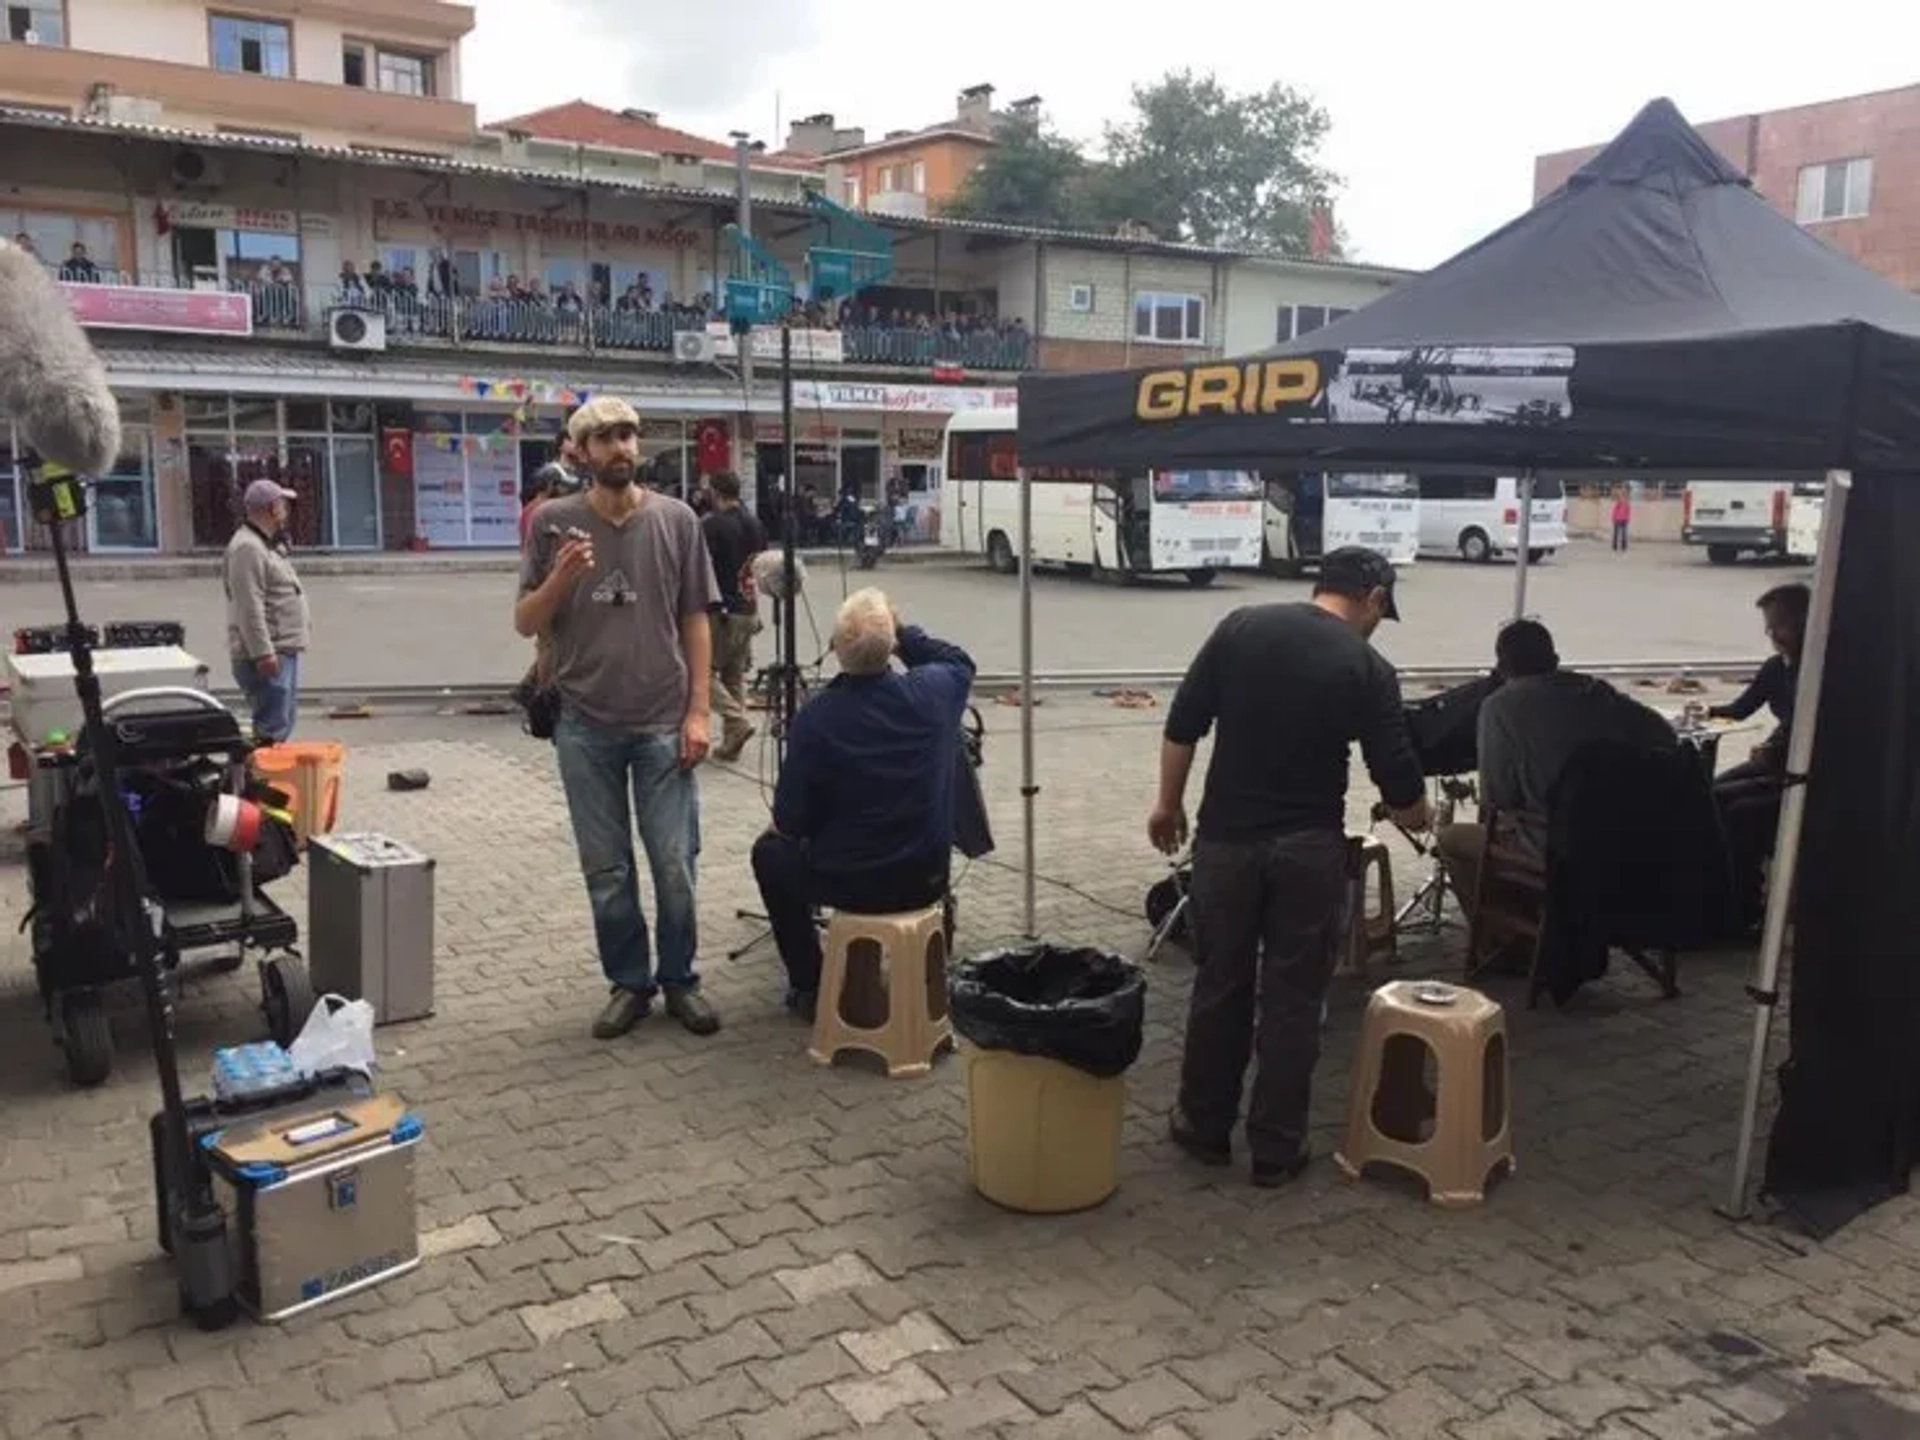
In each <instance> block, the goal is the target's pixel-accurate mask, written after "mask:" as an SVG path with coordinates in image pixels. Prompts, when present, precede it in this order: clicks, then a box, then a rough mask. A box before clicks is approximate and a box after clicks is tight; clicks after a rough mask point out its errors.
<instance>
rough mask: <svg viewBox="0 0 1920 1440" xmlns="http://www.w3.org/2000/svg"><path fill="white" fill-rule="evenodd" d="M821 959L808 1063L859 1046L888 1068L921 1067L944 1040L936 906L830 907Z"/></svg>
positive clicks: (948, 1028) (942, 936)
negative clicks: (859, 911) (894, 911)
mask: <svg viewBox="0 0 1920 1440" xmlns="http://www.w3.org/2000/svg"><path fill="white" fill-rule="evenodd" d="M822 959H823V961H824V964H823V966H822V973H821V976H820V1004H819V1008H818V1009H817V1010H816V1011H815V1012H814V1021H813V1045H812V1047H811V1048H810V1049H809V1051H808V1053H809V1054H810V1055H812V1056H813V1059H814V1063H815V1064H818V1065H831V1064H832V1063H833V1062H834V1060H835V1058H836V1057H837V1056H838V1055H839V1054H840V1052H841V1051H842V1050H865V1051H867V1052H868V1053H870V1054H873V1055H878V1056H879V1057H880V1058H881V1059H882V1060H884V1061H886V1062H887V1074H889V1075H892V1076H902V1075H924V1074H926V1073H927V1071H929V1070H931V1069H932V1068H933V1057H934V1056H935V1055H937V1054H939V1053H940V1051H941V1050H942V1049H944V1048H946V1047H948V1046H950V1045H952V1043H953V1025H952V1022H950V1021H949V1020H948V1019H947V931H946V919H945V915H944V912H943V911H942V909H941V907H940V906H938V905H931V906H928V907H927V908H926V909H925V910H913V911H909V912H907V913H906V914H904V915H850V914H848V913H847V912H846V911H844V910H839V911H835V912H834V916H833V919H832V920H831V921H829V922H828V924H827V939H826V946H825V952H824V954H823V956H822Z"/></svg>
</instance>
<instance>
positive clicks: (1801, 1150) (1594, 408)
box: [1019, 100, 1920, 1210]
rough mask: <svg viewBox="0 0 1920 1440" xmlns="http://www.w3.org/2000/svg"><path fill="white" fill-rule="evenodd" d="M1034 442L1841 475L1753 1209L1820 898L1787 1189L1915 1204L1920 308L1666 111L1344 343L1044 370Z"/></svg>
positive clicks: (1226, 459)
mask: <svg viewBox="0 0 1920 1440" xmlns="http://www.w3.org/2000/svg"><path fill="white" fill-rule="evenodd" d="M1019 423H1020V430H1019V454H1020V459H1021V463H1022V464H1023V465H1047V466H1069V465H1078V466H1100V467H1107V468H1115V469H1123V470H1124V469H1130V468H1136V467H1167V468H1236V469H1254V470H1259V469H1277V468H1297V469H1327V468H1333V469H1368V468H1373V469H1396V470H1398V469H1418V468H1422V467H1425V468H1435V467H1438V466H1441V465H1455V466H1462V467H1472V468H1475V469H1484V470H1496V471H1499V472H1501V473H1505V474H1521V475H1529V474H1532V473H1536V472H1544V473H1552V474H1557V475H1562V476H1580V475H1594V474H1616V475H1619V476H1622V477H1628V476H1632V477H1639V476H1646V475H1652V474H1667V475H1675V476H1680V477H1685V478H1692V479H1710V478H1713V477H1715V476H1719V477H1732V476H1735V475H1741V474H1750V475H1765V476H1780V477H1787V476H1791V475H1794V474H1808V473H1815V474H1817V473H1825V474H1826V475H1827V477H1828V503H1827V506H1826V514H1825V532H1824V535H1823V539H1822V544H1821V554H1820V562H1819V567H1818V572H1817V576H1816V583H1815V595H1814V605H1813V614H1812V617H1811V620H1810V623H1809V629H1808V637H1807V643H1806V650H1805V654H1804V657H1803V661H1802V665H1801V673H1800V680H1799V685H1800V690H1799V697H1798V703H1797V708H1796V714H1797V715H1798V716H1799V717H1800V718H1799V723H1798V724H1797V725H1796V727H1795V731H1794V734H1793V743H1792V746H1791V753H1790V755H1789V758H1788V767H1789V771H1790V773H1792V774H1794V775H1801V776H1804V775H1807V774H1808V773H1809V770H1810V769H1811V772H1812V774H1813V776H1814V780H1813V783H1812V784H1810V785H1795V786H1792V787H1790V789H1789V791H1788V793H1787V797H1786V801H1785V803H1784V804H1783V806H1782V818H1781V832H1780V845H1779V852H1778V855H1777V857H1776V861H1775V870H1774V878H1775V883H1774V885H1773V887H1772V893H1771V896H1770V901H1769V911H1768V916H1767V924H1766V930H1765V934H1764V938H1763V942H1762V946H1761V952H1760V957H1759V960H1758V961H1757V963H1756V969H1755V976H1754V984H1753V989H1754V991H1755V993H1756V996H1757V997H1758V1003H1757V1005H1756V1012H1755V1024H1754V1049H1753V1060H1752V1065H1751V1067H1750V1072H1749V1077H1748V1089H1747V1095H1746V1097H1745V1105H1744V1110H1743V1114H1742V1117H1741V1131H1740V1146H1739V1154H1738V1157H1737V1159H1736V1163H1735V1172H1736V1173H1735V1176H1734V1182H1733V1189H1734V1195H1733V1203H1734V1208H1735V1209H1736V1210H1739V1209H1743V1208H1744V1205H1745V1188H1746V1177H1747V1169H1748V1165H1749V1162H1750V1145H1751V1140H1752V1135H1753V1125H1754V1116H1755V1114H1756V1113H1757V1109H1758V1102H1759V1095H1760V1090H1761V1082H1762V1077H1763V1075H1764V1065H1765V1046H1766V1041H1767V1034H1768V1028H1769V1021H1770V1018H1771V1007H1772V1004H1773V992H1774V988H1775V983H1776V975H1777V969H1778V961H1779V955H1780V948H1781V943H1782V940H1783V938H1784V934H1785V928H1786V918H1787V909H1788V907H1787V899H1788V896H1789V895H1792V894H1795V893H1797V896H1798V909H1797V912H1796V916H1795V928H1796V935H1797V939H1796V945H1795V949H1796V954H1797V955H1798V957H1799V959H1798V963H1797V965H1796V969H1795V988H1794V997H1793V1024H1792V1042H1793V1048H1792V1058H1791V1059H1790V1060H1789V1062H1788V1064H1787V1066H1786V1067H1785V1069H1784V1070H1783V1072H1782V1074H1783V1083H1782V1108H1781V1112H1780V1116H1779V1119H1778V1121H1777V1122H1776V1125H1775V1127H1774V1132H1773V1136H1772V1148H1771V1153H1770V1156H1769V1168H1768V1181H1769V1188H1770V1189H1772V1190H1773V1191H1774V1192H1775V1193H1778V1194H1781V1195H1784V1196H1796V1197H1803V1198H1805V1197H1813V1196H1819V1195H1823V1194H1835V1193H1842V1192H1844V1193H1845V1194H1848V1195H1850V1196H1854V1197H1862V1196H1864V1197H1865V1198H1867V1199H1871V1198H1873V1197H1874V1196H1876V1195H1879V1194H1885V1193H1891V1191H1892V1190H1895V1189H1904V1188H1905V1185H1906V1180H1907V1173H1908V1170H1909V1168H1910V1165H1911V1163H1912V1160H1913V1159H1914V1158H1915V1156H1916V1154H1920V1059H1916V1058H1914V1057H1915V1056H1920V954H1916V953H1914V952H1915V949H1916V947H1920V939H1916V936H1920V886H1915V885H1914V884H1913V883H1912V877H1913V876H1914V875H1915V874H1916V873H1920V780H1916V765H1915V759H1916V755H1917V754H1920V564H1915V563H1913V561H1914V560H1915V559H1920V299H1916V298H1915V297H1914V296H1911V295H1908V294H1906V293H1904V292H1902V291H1900V290H1898V289H1896V288H1895V287H1893V286H1891V285H1889V284H1887V283H1886V282H1885V281H1883V280H1881V279H1879V278H1878V277H1877V276H1875V275H1873V274H1871V273H1870V272H1868V271H1866V270H1864V269H1862V268H1861V267H1859V266H1857V265H1855V264H1854V263H1853V262H1852V261H1850V260H1848V259H1847V258H1845V257H1844V256H1842V255H1840V254H1838V253H1837V252H1835V251H1833V250H1831V249H1829V248H1828V247H1827V246H1826V245H1824V244H1823V243H1821V242H1820V241H1819V240H1817V239H1815V238H1814V237H1813V236H1812V235H1810V234H1808V233H1807V232H1806V231H1804V230H1802V229H1801V228H1800V227H1799V226H1797V225H1795V224H1794V223H1793V222H1792V221H1790V220H1788V219H1786V218H1785V217H1784V216H1782V215H1781V214H1779V213H1778V212H1777V211H1775V210H1774V209H1773V208H1772V207H1771V206H1769V205H1768V204H1767V202H1766V201H1765V200H1763V199H1761V198H1760V197H1759V196H1758V195H1756V194H1755V193H1754V192H1753V190H1752V189H1751V187H1750V186H1749V185H1748V183H1747V181H1746V180H1745V179H1744V177H1742V176H1741V175H1740V174H1739V172H1738V171H1736V170H1734V169H1733V168H1732V167H1731V166H1729V165H1728V164H1727V162H1726V161H1725V160H1723V159H1722V158H1721V157H1720V156H1719V155H1718V154H1716V153H1715V152H1714V151H1713V149H1712V148H1711V147H1710V146H1708V145H1707V144H1706V142H1705V141H1704V140H1702V139H1701V138H1700V136H1699V135H1698V134H1697V133H1696V132H1695V131H1694V130H1693V129H1692V128H1691V127H1690V126H1689V125H1688V124H1687V123H1686V121H1685V120H1684V119H1682V118H1681V116H1680V114H1679V112H1678V111H1677V110H1676V109H1675V108H1674V107H1673V105H1672V104H1670V103H1669V102H1667V101H1665V100H1659V101H1655V102H1653V103H1652V104H1650V105H1648V106H1647V107H1646V108H1645V109H1644V110H1643V111H1642V112H1641V113H1640V114H1639V116H1637V117H1636V118H1635V119H1634V121H1633V123H1632V124H1631V125H1629V126H1628V127H1627V128H1626V130H1624V131H1623V132H1622V133H1621V134H1620V135H1619V137H1618V138H1617V139H1615V140H1614V142H1613V143H1612V144H1611V145H1609V146H1608V147H1607V148H1606V149H1605V150H1604V151H1603V152H1602V153H1601V154H1600V155H1598V156H1596V157H1595V158H1594V159H1593V160H1592V161H1591V162H1590V163H1589V164H1588V165H1586V166H1585V167H1584V168H1583V169H1582V170H1581V171H1580V172H1579V173H1578V174H1577V175H1575V176H1574V177H1573V178H1572V179H1571V180H1569V181H1568V183H1567V184H1566V185H1565V186H1564V187H1563V188H1562V189H1560V190H1559V191H1557V192H1555V193H1554V194H1553V195H1550V196H1548V197H1547V198H1546V199H1545V200H1543V201H1541V202H1540V204H1538V205H1537V206H1535V207H1534V208H1533V209H1532V210H1530V211H1529V212H1527V213H1526V214H1525V215H1523V216H1521V217H1520V218H1519V219H1517V220H1515V221H1513V222H1512V223H1511V224H1509V225H1507V226H1506V227H1504V228H1503V229H1501V230H1498V231H1496V232H1495V233H1494V234H1492V235H1490V236H1488V237H1487V238H1486V239H1485V240H1482V241H1481V242H1480V243H1479V244H1477V245H1475V246H1473V247H1471V248H1470V249H1468V250H1466V251H1463V252H1462V253H1461V254H1459V255H1457V256H1455V257H1454V258H1453V259H1452V260H1450V261H1448V262H1447V263H1446V264H1444V265H1442V266H1440V267H1439V268H1438V269H1436V270H1434V271H1432V272H1431V273H1429V274H1427V275H1424V276H1421V277H1419V278H1418V279H1415V280H1413V281H1410V282H1409V283H1407V284H1406V285H1404V286H1402V287H1400V288H1399V289H1396V290H1394V291H1391V292H1389V293H1388V294H1387V295H1386V296H1384V297H1382V298H1381V299H1380V300H1378V301H1376V302H1374V303H1373V304H1371V305H1369V306H1367V307H1366V308H1365V309H1363V310H1360V311H1358V312H1356V313H1355V314H1353V315H1351V316H1349V317H1347V318H1346V319H1344V320H1341V321H1340V322H1339V323H1337V324H1335V325H1332V326H1329V327H1328V328H1326V329H1324V330H1320V331H1317V332H1315V333H1313V334H1311V335H1308V336H1304V337H1302V338H1301V339H1299V340H1296V341H1294V342H1292V343H1291V344H1288V345H1283V346H1279V347H1276V348H1275V349H1273V350H1269V351H1263V352H1260V353H1259V354H1256V355H1251V356H1247V357H1244V358H1241V359H1236V360H1226V361H1214V362H1202V363H1198V364H1187V365H1179V364H1174V363H1171V362H1169V363H1168V364H1166V365H1163V366H1156V367H1153V368H1150V369H1141V370H1134V371H1118V372H1108V373H1103V374H1091V375H1060V376H1049V375H1032V376H1023V377H1022V378H1021V381H1020V422H1019ZM1849 508H1851V512H1852V514H1851V519H1849ZM1861 532H1864V533H1861ZM1903 561H1904V562H1905V563H1903ZM1523 583H1524V582H1523ZM1830 634H1831V637H1832V640H1831V658H1830V659H1829V635H1830ZM1823 671H1824V672H1825V673H1827V674H1830V675H1831V678H1832V683H1831V684H1830V685H1828V686H1826V688H1825V689H1824V690H1823V688H1822V676H1823ZM1816 743H1817V747H1818V748H1817V750H1816V748H1815V747H1816ZM1030 785H1031V780H1030V777H1029V787H1030ZM1803 819H1804V833H1805V834H1806V836H1807V842H1808V843H1807V847H1806V850H1805V863H1804V866H1801V865H1800V864H1799V861H1800V856H1801V845H1800V838H1801V834H1802V828H1803V824H1802V822H1803ZM1796 870H1798V872H1799V873H1798V882H1797V892H1796ZM1842 1118H1844V1119H1845V1120H1846V1121H1848V1122H1849V1123H1847V1124H1844V1125H1841V1124H1837V1123H1836V1122H1837V1121H1838V1120H1840V1119H1842Z"/></svg>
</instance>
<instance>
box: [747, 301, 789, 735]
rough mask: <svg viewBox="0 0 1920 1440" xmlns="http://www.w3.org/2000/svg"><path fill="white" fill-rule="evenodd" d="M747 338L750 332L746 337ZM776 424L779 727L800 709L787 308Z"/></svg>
mask: <svg viewBox="0 0 1920 1440" xmlns="http://www.w3.org/2000/svg"><path fill="white" fill-rule="evenodd" d="M747 338H748V340H749V342H751V340H752V336H751V335H749V336H748V337H747ZM780 427H781V433H782V435H783V436H784V437H785V444H786V447H787V473H786V475H785V477H784V478H783V479H782V480H781V482H780V568H781V574H782V576H783V577H784V578H785V580H786V584H785V585H784V586H783V587H782V588H783V589H784V590H785V591H786V593H785V594H784V595H783V596H781V598H780V608H781V610H782V611H783V612H784V615H785V619H786V628H785V630H784V632H783V633H782V635H781V637H780V647H781V648H780V686H781V706H782V709H783V713H784V716H785V720H784V724H783V726H782V729H783V731H784V729H785V727H786V726H788V725H792V724H793V717H794V715H795V714H796V713H797V712H798V711H799V709H800V662H799V657H798V651H797V649H796V645H795V640H796V636H795V632H796V631H797V630H798V628H799V626H798V623H797V620H796V616H795V611H794V603H795V600H796V592H798V590H799V588H800V586H799V584H798V581H797V576H796V574H795V570H796V567H795V565H794V562H793V528H794V514H793V507H794V497H795V495H796V493H797V488H796V486H795V485H794V474H793V459H794V445H793V315H792V313H791V311H789V313H788V315H787V317H786V318H785V319H784V320H783V321H781V323H780ZM779 756H780V759H781V760H782V761H783V762H784V761H785V760H786V758H787V743H786V736H785V735H784V734H782V735H781V737H780V746H779Z"/></svg>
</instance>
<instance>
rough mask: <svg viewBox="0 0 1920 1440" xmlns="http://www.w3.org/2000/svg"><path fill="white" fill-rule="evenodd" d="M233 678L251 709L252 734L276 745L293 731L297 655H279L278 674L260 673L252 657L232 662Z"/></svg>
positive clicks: (297, 691)
mask: <svg viewBox="0 0 1920 1440" xmlns="http://www.w3.org/2000/svg"><path fill="white" fill-rule="evenodd" d="M233 681H234V683H235V684H236V685H238V686H239V687H240V692H241V693H242V694H243V695H245V696H246V697H247V705H248V707H249V708H250V709H251V710H252V711H253V733H254V737H255V738H256V739H258V740H261V741H263V742H265V743H266V744H268V745H279V744H281V743H282V742H284V741H285V740H286V739H287V738H288V737H289V736H290V735H292V734H293V717H294V712H295V710H296V709H298V707H299V703H300V656H299V654H298V653H294V654H287V655H282V656H280V673H279V674H277V675H262V674H261V673H260V667H259V666H258V665H256V664H254V663H253V661H251V660H236V661H234V662H233Z"/></svg>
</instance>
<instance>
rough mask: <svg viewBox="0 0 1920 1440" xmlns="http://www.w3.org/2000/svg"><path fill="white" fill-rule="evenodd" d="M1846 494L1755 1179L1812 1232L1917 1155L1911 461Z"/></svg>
mask: <svg viewBox="0 0 1920 1440" xmlns="http://www.w3.org/2000/svg"><path fill="white" fill-rule="evenodd" d="M1847 504H1848V513H1847V531H1846V540H1845V544H1844V546H1843V549H1842V552H1841V559H1840V568H1839V573H1838V576H1837V580H1836V585H1835V592H1834V609H1833V627H1832V630H1831V633H1830V638H1829V640H1828V644H1827V658H1826V666H1827V669H1826V677H1825V683H1824V684H1823V686H1822V698H1821V704H1820V713H1819V721H1818V732H1817V735H1816V738H1815V742H1814V752H1813V762H1812V765H1811V766H1810V767H1809V775H1810V779H1809V783H1808V785H1807V798H1806V819H1805V825H1804V828H1803V832H1802V840H1801V856H1802V859H1801V867H1800V875H1799V883H1798V885H1797V887H1796V894H1795V896H1794V907H1795V910H1794V913H1795V917H1796V918H1795V938H1794V947H1793V948H1794V962H1793V971H1792V994H1791V1005H1790V1011H1789V1034H1790V1036H1791V1058H1790V1059H1788V1060H1787V1062H1786V1063H1785V1064H1784V1065H1782V1066H1781V1069H1780V1111H1779V1115H1778V1117H1777V1118H1776V1120H1775V1122H1774V1126H1773V1132H1772V1136H1771V1139H1770V1142H1769V1145H1768V1151H1767V1166H1766V1180H1765V1188H1766V1190H1767V1191H1768V1192H1769V1193H1770V1194H1772V1195H1773V1196H1774V1197H1775V1198H1777V1199H1779V1200H1780V1201H1782V1202H1783V1203H1784V1204H1785V1205H1786V1206H1787V1208H1788V1210H1789V1211H1790V1212H1791V1213H1793V1214H1794V1215H1795V1216H1796V1217H1797V1218H1799V1219H1800V1221H1801V1222H1802V1223H1803V1224H1804V1225H1806V1227H1807V1228H1808V1229H1810V1230H1812V1231H1813V1232H1814V1233H1816V1234H1826V1233H1829V1232H1830V1231H1832V1230H1833V1229H1835V1228H1837V1227H1838V1226H1839V1225H1841V1224H1844V1223H1845V1222H1846V1221H1847V1220H1849V1219H1851V1218H1852V1217H1853V1216H1854V1215H1856V1214H1858V1213H1859V1212H1860V1211H1861V1210H1863V1209H1865V1208H1867V1207H1868V1206H1870V1205H1873V1204H1875V1203H1877V1202H1878V1201H1880V1200H1883V1199H1885V1198H1887V1197H1888V1196H1890V1195H1893V1194H1897V1193H1900V1192H1903V1191H1905V1190H1906V1189H1907V1186H1908V1176H1909V1172H1910V1171H1911V1170H1912V1168H1913V1166H1914V1164H1915V1162H1916V1160H1920V884H1916V883H1915V877H1916V876H1920V766H1916V763H1915V755H1914V746H1915V741H1916V737H1920V565H1916V564H1914V557H1915V556H1920V474H1884V473H1883V474H1875V475H1856V476H1855V477H1854V482H1853V492H1852V494H1851V496H1850V497H1849V499H1848V502H1847Z"/></svg>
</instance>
